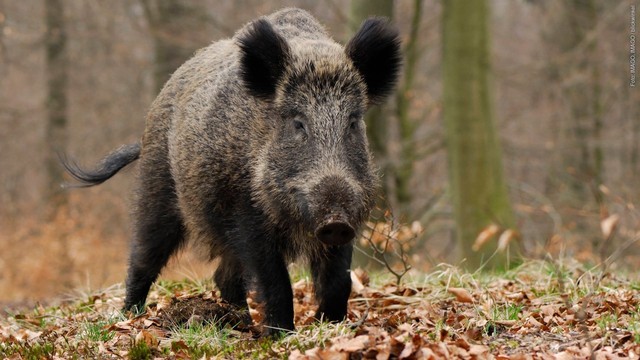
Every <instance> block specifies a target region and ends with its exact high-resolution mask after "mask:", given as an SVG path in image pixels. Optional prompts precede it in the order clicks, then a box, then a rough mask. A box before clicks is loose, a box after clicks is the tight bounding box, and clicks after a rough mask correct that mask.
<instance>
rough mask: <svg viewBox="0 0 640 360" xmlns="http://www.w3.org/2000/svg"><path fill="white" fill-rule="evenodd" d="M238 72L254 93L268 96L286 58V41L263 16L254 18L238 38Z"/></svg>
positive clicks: (282, 69)
mask: <svg viewBox="0 0 640 360" xmlns="http://www.w3.org/2000/svg"><path fill="white" fill-rule="evenodd" d="M238 45H239V46H240V51H241V55H240V72H241V76H242V80H243V82H244V85H245V86H246V87H247V89H248V90H249V93H251V94H252V95H254V96H257V97H260V98H263V99H266V100H270V99H272V98H273V96H274V95H275V92H276V86H277V85H278V81H279V80H280V78H281V77H282V74H283V73H284V70H285V66H286V64H287V60H288V58H289V45H287V41H286V40H285V39H284V38H283V37H282V36H280V35H279V34H278V33H276V31H275V30H274V29H273V27H272V26H271V24H270V23H269V22H268V21H266V20H264V19H260V20H256V21H254V22H253V23H252V24H250V25H249V29H248V30H247V32H246V33H245V34H243V35H242V36H241V37H240V39H239V40H238Z"/></svg>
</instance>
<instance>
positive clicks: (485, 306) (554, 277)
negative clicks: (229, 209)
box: [0, 261, 640, 359]
mask: <svg viewBox="0 0 640 360" xmlns="http://www.w3.org/2000/svg"><path fill="white" fill-rule="evenodd" d="M292 274H293V275H292V282H293V283H295V282H297V281H300V280H305V281H310V280H309V277H310V276H309V274H308V272H305V271H303V270H300V271H297V270H295V271H292ZM369 275H370V276H369V277H370V284H369V285H368V289H367V290H366V292H365V293H362V294H359V295H358V296H356V298H354V299H352V301H351V302H350V309H351V310H352V311H354V310H356V313H357V314H359V315H358V316H357V317H361V316H362V314H363V313H364V312H365V309H366V311H367V312H368V314H369V315H368V317H367V320H366V322H365V324H364V326H352V324H350V323H348V322H342V323H338V324H328V323H311V324H308V325H301V324H298V325H297V327H296V332H295V333H293V334H290V335H288V336H285V337H281V338H261V339H255V338H253V337H252V335H253V334H251V333H247V332H240V331H238V330H234V329H232V328H229V327H223V326H221V325H220V324H219V323H215V322H207V321H204V322H198V321H193V322H191V323H189V324H188V325H187V324H183V325H175V326H168V327H167V326H166V324H165V325H164V326H165V327H160V325H159V324H160V323H161V322H160V321H159V320H157V319H158V316H159V315H158V313H157V309H156V308H155V307H153V306H152V307H151V308H150V309H151V310H150V311H147V313H146V314H144V315H142V316H139V317H134V316H132V315H123V314H121V313H120V312H119V309H120V307H121V306H122V304H121V302H122V291H121V288H119V289H118V290H117V292H116V291H114V293H113V294H111V293H109V292H108V291H103V292H101V293H100V294H98V295H92V294H83V295H82V296H80V297H79V300H78V301H77V302H75V303H65V304H63V305H60V306H54V307H48V308H43V307H37V308H35V309H33V310H29V311H26V312H24V313H18V314H10V315H9V316H8V317H6V318H4V319H3V318H0V330H3V332H0V358H20V359H41V358H51V357H54V356H58V357H61V358H73V357H76V358H99V357H105V356H106V357H108V356H111V355H106V354H103V353H101V351H103V350H104V349H105V348H109V349H110V351H111V352H110V353H109V354H121V356H124V357H128V358H129V359H150V358H154V357H188V358H196V359H199V358H203V357H211V356H217V357H219V358H235V359H238V358H242V359H244V358H247V359H265V358H269V359H284V358H287V357H288V355H289V354H290V353H291V352H292V351H294V350H298V351H300V352H301V353H304V352H305V351H306V350H309V349H315V348H324V347H327V346H331V344H332V343H333V339H335V338H336V337H346V338H351V337H354V336H356V335H360V334H363V333H366V332H367V331H369V330H366V329H367V328H371V327H376V328H378V329H380V331H385V332H387V333H388V336H392V335H393V334H394V332H395V334H396V335H393V336H400V337H399V339H401V340H400V341H403V342H407V341H410V340H411V338H412V336H420V337H424V338H425V339H427V340H428V341H429V342H430V343H431V344H433V343H434V342H435V343H438V342H446V341H450V340H451V339H456V337H457V336H460V335H463V334H471V333H478V334H480V336H481V338H483V339H484V338H491V339H492V341H493V340H495V339H502V340H503V341H502V342H492V345H491V349H492V351H496V352H498V351H500V346H503V345H504V346H507V347H509V348H511V349H516V348H517V347H518V346H522V343H521V342H519V341H518V338H517V337H518V336H519V335H518V334H513V333H512V334H509V335H508V336H506V334H507V333H508V332H509V331H510V327H511V326H513V327H514V328H521V327H522V326H526V325H525V324H526V322H527V320H528V319H529V318H531V317H535V318H536V319H538V320H539V321H541V322H542V321H544V320H543V319H544V317H545V315H541V314H540V309H539V308H540V304H554V305H555V306H557V307H558V309H560V308H563V309H576V308H582V307H583V306H585V309H586V308H588V309H589V313H588V314H587V318H586V321H585V322H583V323H578V322H577V321H578V320H576V319H577V318H576V316H575V313H571V312H570V311H567V310H562V311H559V312H558V313H557V314H556V315H554V316H566V315H567V314H571V315H572V316H573V320H569V321H567V322H566V325H556V324H555V323H554V322H553V321H554V320H552V322H551V323H549V324H547V325H548V330H545V331H548V332H550V333H553V334H554V336H555V337H558V336H565V335H566V334H569V333H573V334H578V335H580V333H581V332H582V331H584V330H583V328H584V326H585V324H586V325H588V326H590V331H592V332H593V333H596V334H599V336H608V335H611V334H612V333H613V332H614V331H615V332H616V333H621V332H625V333H626V335H625V336H627V338H628V339H630V340H629V342H630V343H634V344H640V325H637V324H640V301H638V304H634V303H633V301H636V300H634V299H637V298H638V296H639V295H640V294H638V295H636V294H635V293H629V292H637V291H638V290H640V285H638V284H639V283H638V282H633V281H629V280H626V279H625V278H621V277H622V276H623V275H621V274H615V276H612V277H608V278H604V279H603V280H602V281H600V280H599V279H600V274H599V273H597V272H595V271H593V270H589V269H585V268H584V267H582V268H580V267H579V266H576V265H575V264H561V265H557V264H556V265H550V264H548V263H546V262H542V261H530V262H527V263H524V264H522V265H520V266H519V267H518V268H516V269H511V270H508V271H507V272H502V273H497V272H493V273H490V272H487V273H479V272H476V273H468V272H466V271H464V270H462V269H459V268H457V267H454V266H450V265H441V266H439V267H437V268H435V269H434V270H433V271H431V272H429V273H412V274H409V275H407V276H406V277H405V278H404V279H403V285H402V287H406V288H409V289H413V290H411V291H409V292H408V293H405V292H404V290H405V289H403V288H402V287H401V288H397V287H396V285H395V279H394V278H393V276H391V275H389V274H387V273H384V272H382V273H376V274H369ZM619 278H621V279H622V280H618V279H619ZM297 286H302V288H303V289H304V291H311V290H312V287H311V286H308V285H305V284H302V285H300V284H298V285H297ZM452 287H460V288H464V289H466V290H467V291H468V292H469V293H470V294H471V295H472V298H473V302H472V303H463V302H460V301H458V300H456V297H455V296H454V295H453V294H452V293H450V292H448V289H449V288H452ZM213 289H214V287H213V285H212V283H211V281H210V280H209V279H207V280H203V281H193V280H185V281H161V282H160V283H159V284H158V285H156V286H154V288H153V289H152V291H151V293H150V297H149V303H157V304H161V305H162V306H169V304H170V303H171V301H170V298H171V297H173V296H175V294H180V295H181V296H182V295H185V294H201V293H203V292H205V293H206V292H210V291H212V290H213ZM297 289H298V290H297V291H300V288H297ZM620 291H622V293H621V292H620ZM407 294H409V295H407ZM518 294H520V296H514V295H518ZM523 294H524V295H523ZM619 294H623V296H624V299H627V300H621V301H622V302H621V303H620V304H622V305H620V306H623V305H624V304H631V305H628V306H627V307H626V308H624V311H623V310H619V309H620V307H619V306H618V305H617V304H616V299H617V297H618V296H619ZM523 296H524V297H523ZM309 298H310V297H309V296H305V297H304V299H305V300H303V301H305V302H306V301H308V300H309ZM629 299H630V300H629ZM296 301H297V303H299V302H300V301H301V298H298V299H297V300H296ZM534 301H535V303H534ZM629 301H631V303H629ZM612 302H613V305H607V304H610V303H612ZM599 304H601V305H599ZM300 306H302V308H303V309H304V310H305V311H309V313H310V311H313V308H312V307H310V304H308V303H305V304H301V305H300ZM597 306H601V307H600V308H597V311H596V310H593V309H594V307H597ZM387 307H389V308H388V309H387ZM412 311H416V312H415V313H413V312H412ZM301 314H302V313H300V314H298V315H299V316H302V315H301ZM306 314H308V313H306ZM422 314H429V315H428V316H426V317H425V316H423V315H422ZM304 316H307V315H304ZM304 316H303V317H302V319H306V318H305V317H304ZM154 319H155V320H154ZM356 320H358V319H352V320H351V321H356ZM402 324H409V325H410V327H407V326H406V325H405V327H404V329H405V330H401V331H398V326H399V325H402ZM407 328H411V329H415V332H414V333H412V334H413V335H411V334H409V333H407V332H406V331H407V330H406V329H407ZM142 329H148V330H149V331H150V332H151V333H152V334H154V336H156V335H155V334H157V336H158V339H157V340H158V342H157V343H154V344H152V345H147V344H146V343H145V342H144V341H134V339H136V335H137V334H139V333H140V331H142ZM153 329H155V330H154V331H156V333H153V331H152V330H153ZM613 329H615V330H613ZM411 331H414V330H411ZM9 333H10V334H14V335H11V336H14V338H6V336H8V335H6V334H9ZM34 334H36V335H34ZM37 334H39V335H37ZM578 335H576V336H578ZM3 336H5V338H3ZM580 336H582V335H580ZM376 341H377V340H376ZM476 341H482V340H476ZM505 344H506V345H505ZM518 344H520V345H518ZM372 346H374V345H372ZM525 352H526V350H525ZM125 354H126V356H125ZM360 355H362V354H360ZM358 356H359V355H358Z"/></svg>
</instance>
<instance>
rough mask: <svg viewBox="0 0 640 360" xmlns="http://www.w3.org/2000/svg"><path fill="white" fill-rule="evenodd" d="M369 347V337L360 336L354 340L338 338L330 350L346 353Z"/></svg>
mask: <svg viewBox="0 0 640 360" xmlns="http://www.w3.org/2000/svg"><path fill="white" fill-rule="evenodd" d="M368 345H369V336H368V335H360V336H356V337H354V338H351V339H349V338H346V337H342V338H338V339H335V340H334V341H333V344H332V345H331V349H332V350H335V351H347V352H354V351H358V350H362V349H364V348H365V347H367V346H368Z"/></svg>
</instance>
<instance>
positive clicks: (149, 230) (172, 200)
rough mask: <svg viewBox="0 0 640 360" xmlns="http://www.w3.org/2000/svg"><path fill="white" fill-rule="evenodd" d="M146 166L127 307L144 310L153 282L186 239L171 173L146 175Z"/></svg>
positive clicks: (142, 173) (128, 283) (137, 213)
mask: <svg viewBox="0 0 640 360" xmlns="http://www.w3.org/2000/svg"><path fill="white" fill-rule="evenodd" d="M144 170H145V169H144V167H143V169H142V171H141V178H140V184H141V187H140V189H139V190H138V191H139V193H138V204H137V210H136V213H135V214H134V215H135V221H134V238H133V242H132V246H131V255H130V258H129V270H128V274H127V297H126V300H125V305H124V308H125V310H131V309H133V310H136V311H141V310H142V308H143V307H144V303H145V300H146V298H147V294H148V292H149V289H150V288H151V284H152V283H153V282H154V281H155V280H156V278H157V277H158V275H159V274H160V271H161V270H162V268H163V267H164V266H165V265H166V264H167V261H168V260H169V257H171V255H172V254H173V253H174V252H175V251H176V250H177V249H178V248H180V246H181V244H182V243H183V240H184V225H183V222H182V218H181V216H180V213H179V210H178V209H177V206H176V203H177V200H176V195H175V191H174V190H173V189H174V183H173V180H172V179H171V177H170V176H157V175H156V176H154V175H151V176H145V175H146V174H148V173H149V172H147V173H145V171H144ZM167 174H168V171H167Z"/></svg>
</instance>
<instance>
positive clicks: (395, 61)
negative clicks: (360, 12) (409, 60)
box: [345, 17, 402, 104]
mask: <svg viewBox="0 0 640 360" xmlns="http://www.w3.org/2000/svg"><path fill="white" fill-rule="evenodd" d="M345 52H346V53H347V56H349V58H351V61H353V64H354V65H355V67H356V68H357V69H358V71H359V72H360V74H361V75H362V76H363V77H364V81H365V83H366V84H367V95H368V97H369V101H370V102H371V103H373V104H378V103H381V102H382V101H383V100H384V99H385V97H387V96H388V95H389V94H390V93H391V91H392V90H393V87H394V86H395V84H396V82H397V80H398V73H399V72H400V67H401V66H402V58H401V54H400V37H399V35H398V30H396V28H395V27H393V26H392V25H391V24H389V21H388V20H387V19H385V18H380V17H373V18H369V19H367V20H365V22H363V23H362V26H360V30H358V32H357V33H356V34H355V35H354V36H353V38H352V39H351V40H350V41H349V43H348V44H347V46H345Z"/></svg>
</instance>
